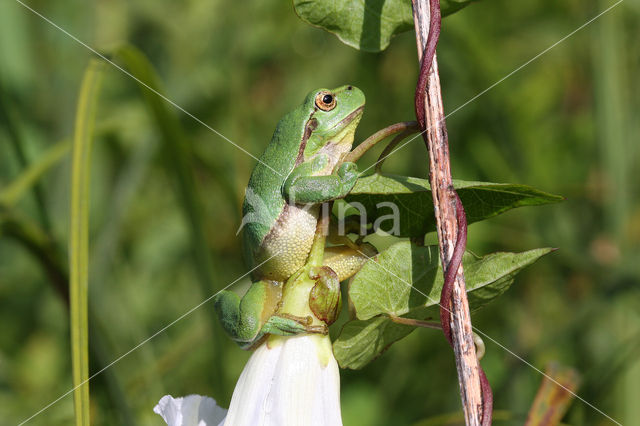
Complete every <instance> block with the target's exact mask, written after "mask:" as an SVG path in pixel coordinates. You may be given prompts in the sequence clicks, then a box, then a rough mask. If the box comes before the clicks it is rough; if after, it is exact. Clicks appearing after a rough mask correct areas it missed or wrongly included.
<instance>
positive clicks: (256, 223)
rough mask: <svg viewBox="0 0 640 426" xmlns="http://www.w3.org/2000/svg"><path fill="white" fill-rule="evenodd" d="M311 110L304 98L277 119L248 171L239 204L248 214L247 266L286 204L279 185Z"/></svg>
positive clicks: (290, 167)
mask: <svg viewBox="0 0 640 426" xmlns="http://www.w3.org/2000/svg"><path fill="white" fill-rule="evenodd" d="M312 113H313V106H312V105H309V104H308V103H307V102H305V103H304V104H303V105H301V106H299V107H298V108H296V109H295V110H293V111H291V112H290V113H288V114H287V115H285V116H284V117H283V118H282V119H281V120H280V121H279V122H278V125H277V126H276V130H275V132H274V133H273V137H272V138H271V142H269V145H268V146H267V148H266V149H265V151H264V153H263V154H262V156H260V162H258V164H256V166H255V168H254V169H253V172H252V173H251V178H250V179H249V186H248V189H247V193H246V194H245V199H244V203H243V205H242V215H243V217H244V218H247V222H246V224H245V226H244V228H243V236H242V239H243V241H242V242H243V251H244V255H245V259H246V262H247V266H248V267H249V268H254V267H255V266H256V265H254V264H253V263H254V259H255V256H254V254H255V251H256V250H258V249H259V247H260V244H261V243H262V240H263V239H264V237H265V236H266V235H267V234H268V233H269V231H270V230H271V228H273V226H274V224H275V223H276V220H277V219H278V217H279V215H280V213H281V212H282V210H283V208H284V206H285V200H284V198H283V195H282V185H283V184H284V181H285V179H286V178H287V176H288V175H289V173H291V171H292V170H293V169H294V167H295V165H296V159H297V158H298V151H299V149H300V144H301V142H302V138H303V137H304V132H305V123H306V122H307V120H308V119H309V117H310V116H311V114H312ZM267 166H269V167H267ZM272 169H273V170H272ZM274 170H275V171H274ZM276 172H277V173H276Z"/></svg>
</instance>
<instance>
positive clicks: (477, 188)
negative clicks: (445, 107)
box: [345, 173, 563, 237]
mask: <svg viewBox="0 0 640 426" xmlns="http://www.w3.org/2000/svg"><path fill="white" fill-rule="evenodd" d="M453 186H454V187H455V188H456V190H457V191H458V195H459V196H460V199H461V200H462V204H463V205H464V209H465V212H466V214H467V222H468V223H473V222H478V221H481V220H484V219H488V218H490V217H493V216H496V215H498V214H500V213H504V212H506V211H507V210H511V209H513V208H516V207H522V206H536V205H542V204H550V203H556V202H559V201H562V200H563V198H562V197H561V196H559V195H554V194H549V193H546V192H543V191H539V190H537V189H535V188H532V187H530V186H526V185H518V184H510V183H490V182H473V181H462V180H454V181H453ZM345 201H346V202H348V203H352V204H353V203H356V202H357V203H360V204H362V206H364V209H365V211H366V213H367V217H366V219H367V222H368V223H374V224H375V223H376V220H377V219H380V223H379V227H380V229H382V230H383V231H386V232H391V231H392V230H393V226H394V222H393V221H392V220H391V219H384V218H383V216H385V215H387V216H388V215H390V214H391V213H393V210H392V208H391V207H389V206H388V205H387V206H384V205H380V203H392V204H394V205H395V206H397V207H398V221H397V222H398V223H397V225H398V228H399V229H397V232H398V234H394V235H396V236H399V237H419V236H424V235H425V234H426V233H428V232H431V231H435V229H436V220H435V216H434V213H433V199H432V197H431V186H430V185H429V181H427V180H425V179H419V178H413V177H406V176H394V175H383V174H377V173H374V174H372V175H369V176H366V177H363V178H360V179H358V182H357V183H356V185H355V187H354V188H353V190H352V191H351V192H350V193H349V195H348V196H347V197H346V198H345Z"/></svg>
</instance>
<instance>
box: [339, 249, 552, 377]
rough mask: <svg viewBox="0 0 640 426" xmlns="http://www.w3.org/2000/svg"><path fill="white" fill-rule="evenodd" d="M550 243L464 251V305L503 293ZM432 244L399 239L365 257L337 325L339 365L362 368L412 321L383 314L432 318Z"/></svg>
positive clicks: (436, 295) (437, 276) (437, 283)
mask: <svg viewBox="0 0 640 426" xmlns="http://www.w3.org/2000/svg"><path fill="white" fill-rule="evenodd" d="M552 250H553V249H551V248H540V249H535V250H529V251H526V252H522V253H504V252H499V253H492V254H489V255H487V256H484V257H477V256H475V255H473V254H471V253H465V255H464V257H463V260H462V264H463V267H464V272H465V279H466V286H467V293H468V297H469V306H470V308H471V309H478V308H480V307H481V306H483V305H485V304H486V303H488V302H489V301H491V300H493V299H495V298H496V297H498V296H500V295H501V294H502V293H504V292H505V291H506V290H507V289H508V288H509V286H510V285H511V284H512V283H513V277H514V276H515V275H516V274H517V273H518V272H519V271H520V270H521V269H522V268H524V267H525V266H527V265H530V264H532V263H534V262H535V261H536V260H537V259H539V258H540V257H541V256H544V255H545V254H547V253H549V252H550V251H552ZM439 263H440V262H439V254H438V248H437V246H427V247H419V246H416V245H413V244H411V243H409V242H408V241H403V242H399V243H396V244H394V245H392V246H391V247H389V248H388V249H387V250H385V251H383V252H382V253H381V254H379V255H378V256H376V257H375V258H374V259H372V260H369V261H367V263H365V265H364V266H363V267H362V269H361V270H360V271H359V272H358V273H357V274H356V275H355V276H354V278H353V281H352V282H351V285H350V286H349V300H350V303H351V304H352V305H353V308H354V310H355V313H356V317H357V320H355V321H350V322H348V323H346V324H345V326H344V327H343V329H342V331H341V333H340V336H339V337H338V338H337V339H336V341H335V342H334V353H335V355H336V358H337V359H338V362H339V363H340V366H341V367H343V368H354V369H357V368H362V367H363V366H364V365H366V364H367V363H368V362H370V361H372V360H373V359H375V358H376V357H377V356H379V355H380V354H381V353H382V352H383V351H384V350H385V349H386V348H387V347H389V346H390V345H391V344H392V343H394V342H396V341H398V340H400V339H401V338H403V337H405V336H406V335H408V334H409V333H410V332H411V331H412V330H413V327H410V326H406V325H400V324H396V323H394V322H392V321H391V320H390V319H389V316H406V317H407V318H412V319H419V320H424V319H429V318H438V302H439V301H440V292H441V290H442V284H443V275H442V268H441V267H440V264H439Z"/></svg>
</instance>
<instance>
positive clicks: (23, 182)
mask: <svg viewBox="0 0 640 426" xmlns="http://www.w3.org/2000/svg"><path fill="white" fill-rule="evenodd" d="M70 147H71V143H70V142H68V141H63V142H59V143H57V144H56V145H54V146H52V147H51V148H49V149H48V150H47V151H46V152H45V153H44V154H43V155H42V157H41V158H39V159H38V161H36V162H35V163H33V164H31V165H30V166H29V167H28V168H27V169H25V170H24V171H23V172H22V173H21V174H20V175H19V176H18V177H17V178H15V179H14V180H13V181H12V182H11V183H9V185H7V186H5V187H4V188H2V190H1V191H0V205H1V206H3V207H13V206H14V205H15V204H16V203H17V202H18V201H19V200H20V199H21V198H22V197H23V196H24V195H25V193H26V192H27V191H28V190H29V189H30V188H34V187H35V185H36V184H37V182H38V181H39V180H40V178H41V177H42V175H44V174H45V173H46V172H47V171H49V169H51V167H53V166H55V165H56V164H57V163H58V162H59V161H60V160H62V159H63V158H64V157H65V156H66V155H67V153H68V152H69V148H70Z"/></svg>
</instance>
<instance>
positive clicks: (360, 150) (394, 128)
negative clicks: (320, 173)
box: [342, 121, 418, 163]
mask: <svg viewBox="0 0 640 426" xmlns="http://www.w3.org/2000/svg"><path fill="white" fill-rule="evenodd" d="M417 131H418V124H417V123H416V122H415V121H401V122H400V123H395V124H392V125H390V126H387V127H385V128H384V129H380V130H378V131H377V132H375V133H374V134H373V135H371V136H369V137H368V138H367V139H365V140H364V141H362V142H361V143H360V144H359V145H358V146H357V147H355V148H354V149H353V151H351V152H350V153H348V154H347V155H346V156H345V158H344V159H343V160H342V161H344V162H347V161H350V162H353V163H355V162H356V161H358V160H359V159H360V157H362V156H363V155H364V153H365V152H367V151H368V150H370V149H371V148H373V147H374V146H375V145H376V144H378V143H379V142H381V141H383V140H385V139H386V138H388V137H389V136H391V135H395V134H397V133H400V132H403V133H404V132H408V133H407V134H411V133H415V132H417ZM396 143H397V142H396Z"/></svg>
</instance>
